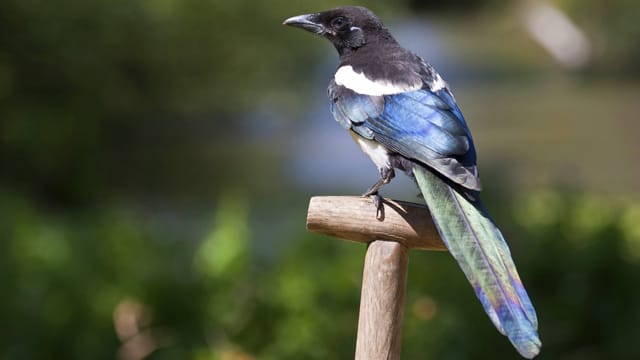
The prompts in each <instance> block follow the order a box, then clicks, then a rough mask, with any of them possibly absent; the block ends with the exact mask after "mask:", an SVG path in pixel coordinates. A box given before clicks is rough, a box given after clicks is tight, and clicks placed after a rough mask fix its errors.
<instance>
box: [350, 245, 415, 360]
mask: <svg viewBox="0 0 640 360" xmlns="http://www.w3.org/2000/svg"><path fill="white" fill-rule="evenodd" d="M408 260H409V249H408V248H407V247H406V246H404V245H402V244H401V243H399V242H395V241H383V240H377V241H373V242H371V243H370V244H369V245H368V248H367V254H366V256H365V263H364V271H363V277H362V294H361V297H360V316H359V319H358V338H357V340H356V355H355V359H356V360H398V359H400V349H401V345H402V319H403V313H404V293H405V287H406V284H407V262H408Z"/></svg>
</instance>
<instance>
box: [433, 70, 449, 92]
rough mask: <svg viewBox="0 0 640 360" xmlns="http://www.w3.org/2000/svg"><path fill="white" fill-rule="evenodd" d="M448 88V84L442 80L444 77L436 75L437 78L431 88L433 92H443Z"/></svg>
mask: <svg viewBox="0 0 640 360" xmlns="http://www.w3.org/2000/svg"><path fill="white" fill-rule="evenodd" d="M446 87H447V83H446V82H445V81H444V80H442V77H440V74H438V73H436V76H435V77H434V78H433V82H432V83H431V84H430V86H429V88H430V89H431V91H438V90H442V89H444V88H446Z"/></svg>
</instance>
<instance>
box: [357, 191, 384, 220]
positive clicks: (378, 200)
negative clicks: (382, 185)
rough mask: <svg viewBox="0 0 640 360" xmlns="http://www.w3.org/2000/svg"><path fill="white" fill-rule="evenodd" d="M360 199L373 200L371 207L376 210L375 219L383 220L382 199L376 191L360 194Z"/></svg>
mask: <svg viewBox="0 0 640 360" xmlns="http://www.w3.org/2000/svg"><path fill="white" fill-rule="evenodd" d="M362 197H372V198H373V206H374V207H375V208H376V218H377V219H380V220H381V219H383V218H384V199H383V198H382V196H380V194H379V193H378V191H377V190H376V191H374V192H370V191H367V192H366V193H364V194H362Z"/></svg>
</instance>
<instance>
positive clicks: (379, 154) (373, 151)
mask: <svg viewBox="0 0 640 360" xmlns="http://www.w3.org/2000/svg"><path fill="white" fill-rule="evenodd" d="M350 134H351V137H352V138H353V140H355V142H356V143H357V144H358V145H359V146H360V149H362V151H363V152H364V153H365V154H367V155H368V156H369V158H371V161H373V163H374V164H376V167H377V168H378V170H380V169H388V168H390V167H391V162H390V161H389V150H388V149H387V147H386V146H384V145H382V144H380V143H378V142H376V141H373V140H367V139H365V138H363V137H360V136H359V135H357V134H356V133H354V132H350Z"/></svg>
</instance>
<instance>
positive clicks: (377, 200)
mask: <svg viewBox="0 0 640 360" xmlns="http://www.w3.org/2000/svg"><path fill="white" fill-rule="evenodd" d="M395 176H396V173H395V171H393V168H392V167H388V168H382V169H380V180H378V181H376V183H375V184H373V185H372V186H371V187H370V188H369V189H368V190H367V191H366V192H365V193H364V194H362V196H372V195H373V205H374V206H375V207H376V209H378V211H380V209H381V207H382V196H380V194H378V190H380V188H381V187H382V186H384V185H386V184H388V183H390V182H391V179H393V178H394V177H395Z"/></svg>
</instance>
